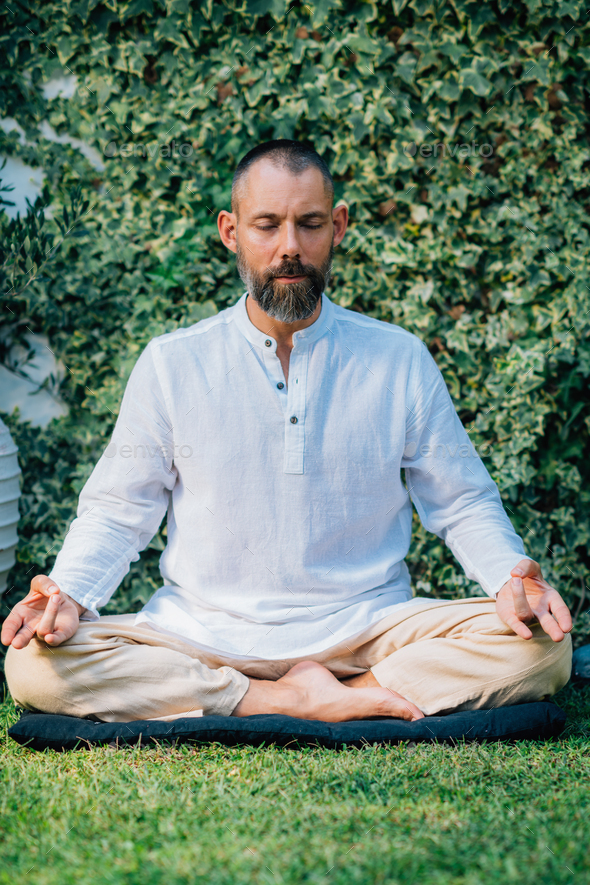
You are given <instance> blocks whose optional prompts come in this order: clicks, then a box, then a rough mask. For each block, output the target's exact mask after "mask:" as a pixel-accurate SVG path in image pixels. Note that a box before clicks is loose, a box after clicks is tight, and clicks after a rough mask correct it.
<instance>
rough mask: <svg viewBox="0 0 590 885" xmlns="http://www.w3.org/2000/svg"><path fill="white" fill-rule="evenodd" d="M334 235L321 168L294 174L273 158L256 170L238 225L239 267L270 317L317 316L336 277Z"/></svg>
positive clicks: (289, 320)
mask: <svg viewBox="0 0 590 885" xmlns="http://www.w3.org/2000/svg"><path fill="white" fill-rule="evenodd" d="M334 230H335V228H334V224H333V220H332V205H331V200H330V197H329V196H328V195H327V194H326V192H325V190H324V179H323V177H322V174H321V172H320V171H319V169H316V168H315V167H314V166H312V167H310V168H308V169H306V170H305V172H302V173H301V174H300V175H293V174H292V173H291V172H289V171H288V169H284V168H281V167H277V166H274V165H273V164H272V163H271V162H270V161H269V160H267V159H262V160H258V162H256V163H255V164H254V165H253V166H252V167H251V168H250V170H249V173H248V175H247V178H246V187H245V189H244V193H243V195H242V198H241V200H240V204H239V219H238V220H237V225H236V236H235V246H236V249H235V251H236V258H237V268H238V273H239V274H240V277H241V278H242V281H243V282H244V284H245V286H246V287H247V289H248V292H249V294H250V296H251V297H252V298H253V299H254V300H255V301H256V302H257V303H258V305H259V306H260V307H261V308H262V310H263V311H265V313H266V314H268V316H269V317H272V318H274V319H277V320H279V321H281V322H284V323H292V322H296V321H297V320H305V319H307V318H308V317H310V316H311V315H312V314H313V312H314V310H315V308H316V307H317V304H318V301H319V299H320V297H321V295H322V292H323V291H324V289H325V287H326V286H327V284H328V281H329V278H330V270H331V267H332V258H333V255H334ZM342 233H344V232H342ZM340 239H341V237H339V240H340ZM230 248H231V247H230Z"/></svg>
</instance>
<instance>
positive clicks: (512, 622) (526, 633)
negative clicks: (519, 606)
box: [503, 614, 533, 639]
mask: <svg viewBox="0 0 590 885" xmlns="http://www.w3.org/2000/svg"><path fill="white" fill-rule="evenodd" d="M503 620H504V623H505V624H506V625H507V626H508V627H510V629H511V630H514V632H515V633H516V634H517V636H520V637H522V639H532V638H533V631H532V630H531V629H530V628H529V627H527V625H526V624H524V623H523V622H522V621H521V620H520V619H519V618H517V616H516V615H515V614H510V615H508V616H507V617H506V618H503Z"/></svg>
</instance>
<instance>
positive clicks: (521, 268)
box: [0, 0, 590, 641]
mask: <svg viewBox="0 0 590 885" xmlns="http://www.w3.org/2000/svg"><path fill="white" fill-rule="evenodd" d="M585 6H587V3H585V4H583V3H581V2H577V0H571V2H551V0H548V2H542V0H528V2H512V0H495V2H485V3H482V2H481V0H478V2H464V0H452V2H428V0H413V2H405V0H393V2H387V3H372V2H346V0H319V2H316V3H312V2H307V3H303V2H296V3H293V4H292V5H289V4H286V3H284V2H281V0H243V2H241V3H239V2H236V0H227V2H223V3H221V2H215V3H214V2H212V0H208V2H204V3H198V2H189V0H168V2H152V0H130V2H115V0H109V2H105V3H96V2H93V0H79V2H76V0H70V2H68V0H59V2H58V0H43V2H41V0H33V2H29V3H26V4H25V3H21V2H20V0H11V2H10V4H9V7H8V6H5V7H4V8H3V9H2V10H1V11H0V34H2V36H1V37H0V49H1V54H0V58H2V59H3V61H1V62H0V65H1V69H0V103H1V104H2V108H1V113H0V116H2V117H7V116H8V117H13V118H15V119H16V120H17V121H18V123H19V124H20V125H21V126H22V127H23V129H24V131H25V134H26V138H27V142H28V143H27V144H22V143H21V142H20V141H19V139H18V137H17V134H16V133H15V132H12V133H9V134H3V133H1V132H0V155H2V154H3V155H11V156H19V157H21V158H22V159H23V160H25V161H26V162H28V163H30V164H31V165H33V166H37V165H41V166H42V167H43V169H44V171H45V174H46V176H47V183H48V186H49V189H50V192H51V195H52V199H53V204H54V212H56V213H57V212H59V211H60V208H61V205H62V204H63V203H65V202H66V198H67V196H68V193H69V192H70V191H71V189H72V187H73V186H75V185H78V184H79V185H80V186H81V188H82V194H83V196H84V198H86V199H89V200H90V208H89V210H88V213H87V214H86V216H85V218H84V224H83V228H81V229H80V231H79V233H80V235H79V236H77V237H70V238H68V239H67V240H66V242H65V243H64V244H63V246H62V248H61V250H60V252H59V254H58V255H57V258H56V259H55V260H54V262H53V263H52V264H51V266H50V267H49V268H48V269H47V271H46V272H45V273H44V275H43V277H42V279H41V280H40V281H37V282H36V283H35V284H34V285H32V286H29V287H28V288H27V289H26V290H25V291H24V292H23V293H22V295H20V296H17V297H12V296H11V295H8V296H7V298H6V300H5V304H4V305H3V311H2V321H3V323H4V324H8V325H7V327H6V328H7V331H8V332H10V334H11V335H12V337H13V340H17V339H18V337H19V336H20V335H21V333H22V332H23V331H24V330H25V329H26V328H28V329H29V330H30V331H32V332H34V333H43V334H45V335H47V336H48V339H49V341H50V346H51V348H52V350H53V351H54V352H55V354H56V356H57V357H59V358H60V359H61V360H62V361H63V363H64V364H65V366H66V367H67V372H66V377H65V379H64V380H63V382H62V383H61V386H60V393H61V396H62V398H63V399H64V400H65V401H66V402H67V404H68V406H69V414H68V415H67V416H65V417H62V418H59V419H55V420H54V421H53V422H52V423H51V424H50V425H49V426H48V427H47V428H44V429H40V428H34V427H31V426H30V425H27V424H25V423H23V422H20V421H19V420H18V419H17V418H16V417H15V416H4V415H3V417H4V419H5V420H6V422H7V423H8V424H9V426H10V428H11V431H12V434H13V436H14V438H15V440H16V441H17V443H18V445H19V446H20V459H21V466H22V469H23V477H24V495H23V498H22V505H21V509H22V514H23V515H22V521H21V524H20V533H21V543H20V547H19V550H18V560H19V561H18V563H17V566H16V567H15V569H14V570H13V572H12V580H11V581H10V582H9V587H11V589H10V590H9V592H8V593H7V595H6V596H5V597H4V599H3V606H2V614H3V615H5V614H6V613H7V611H8V609H9V607H10V606H11V605H12V604H14V602H15V601H16V600H17V599H18V598H20V597H21V596H22V595H23V594H24V593H25V592H26V590H27V588H28V582H29V580H30V578H31V577H32V575H33V574H35V573H36V572H47V571H48V570H49V569H50V567H51V564H52V562H53V558H54V556H55V554H56V552H57V550H58V549H59V546H60V544H61V541H62V539H63V537H64V535H65V533H66V531H67V529H68V525H69V523H70V521H71V520H72V518H73V516H74V514H75V507H76V502H77V495H78V493H79V491H80V488H81V487H82V485H83V483H84V481H85V479H86V478H87V476H88V475H89V473H90V471H91V469H92V466H93V464H94V463H95V461H96V460H97V458H98V457H99V455H100V453H101V452H102V450H103V449H104V447H105V446H106V444H107V442H108V438H109V434H110V431H111V428H112V426H113V422H114V420H115V416H116V413H117V410H118V406H119V402H120V399H121V396H122V392H123V389H124V385H125V381H126V379H127V377H128V375H129V372H130V370H131V367H132V365H133V363H134V362H135V360H136V359H137V357H138V355H139V353H140V352H141V350H142V349H143V347H144V346H145V345H146V343H147V342H148V341H149V339H150V338H151V337H153V336H154V335H158V334H161V333H163V332H164V331H169V330H171V329H174V328H176V327H178V326H179V325H187V324H190V323H193V322H195V321H197V320H199V319H201V318H202V317H204V316H208V315H210V314H212V313H214V312H216V311H217V310H220V309H222V308H224V307H226V306H227V305H230V304H232V303H234V302H235V300H236V299H237V298H238V297H239V296H240V294H241V292H242V284H241V282H240V280H239V278H238V276H237V274H236V272H235V263H234V258H233V256H232V255H230V254H229V253H227V252H226V250H225V248H224V247H223V246H222V245H221V243H220V242H219V239H218V234H217V228H216V216H217V213H218V211H219V210H220V209H221V208H229V202H230V185H231V176H232V173H233V169H234V167H235V164H236V162H237V161H238V159H239V158H240V157H241V156H242V155H243V154H244V153H245V152H246V151H247V150H249V149H250V148H251V147H252V146H253V145H255V144H257V143H258V142H260V141H263V140H266V139H269V138H273V137H282V136H284V137H295V138H307V139H310V140H311V141H312V142H313V143H314V144H315V146H316V148H317V150H318V151H319V152H320V153H321V154H322V155H323V156H324V157H325V159H326V160H327V162H328V163H329V165H330V167H331V169H332V172H333V174H334V176H335V179H336V185H337V192H336V197H337V199H341V198H343V199H345V200H346V201H347V202H348V205H349V207H350V213H351V227H350V230H349V232H348V233H347V235H346V238H345V240H344V243H343V245H342V246H341V247H339V248H338V249H337V251H336V259H335V272H334V278H333V283H332V286H331V289H330V293H329V294H330V296H331V297H332V298H333V299H334V300H335V301H337V302H338V303H340V304H342V305H343V306H345V307H349V308H352V309H354V310H358V311H362V312H363V313H367V314H369V315H371V316H374V317H378V318H380V319H383V320H386V321H389V322H395V323H398V324H400V325H401V326H403V327H405V328H406V329H408V330H410V331H411V332H414V333H416V334H417V335H419V336H420V337H421V338H422V339H423V340H424V341H425V342H426V343H427V345H428V347H429V348H430V349H431V352H432V353H433V354H434V356H435V358H436V360H437V362H438V364H439V366H440V368H441V369H442V371H443V373H444V375H445V378H446V380H447V382H448V384H449V387H450V390H451V392H452V396H453V398H454V401H455V403H456V405H457V407H458V409H459V412H460V415H461V417H462V419H463V421H464V423H465V425H466V427H467V428H468V430H469V431H470V434H471V437H472V439H473V441H474V443H475V445H476V446H478V447H479V450H480V451H481V452H482V454H483V455H484V461H485V463H486V464H487V466H488V468H489V469H490V471H491V473H492V475H493V477H494V479H495V480H496V481H497V482H498V484H499V487H500V489H501V492H502V496H503V499H504V501H505V504H506V507H507V508H508V511H509V513H510V515H511V518H512V520H513V522H514V525H515V527H516V528H517V530H518V531H519V532H520V533H521V534H522V535H523V537H524V540H525V544H526V546H527V548H528V550H529V552H530V555H531V556H533V557H534V558H536V559H538V560H540V561H541V563H542V564H543V568H544V570H545V572H546V574H547V576H548V577H549V578H550V580H552V581H553V582H554V583H555V585H556V586H557V587H558V588H559V589H560V590H561V591H562V592H563V593H564V595H565V597H566V598H567V600H568V602H569V603H570V605H571V606H572V608H573V610H574V612H575V613H577V614H578V618H577V622H576V630H577V636H578V641H581V639H582V638H583V636H584V635H585V633H586V631H587V629H588V626H589V624H590V617H589V616H588V614H587V613H586V614H585V612H586V610H587V609H588V604H589V602H590V591H589V590H588V589H587V587H586V585H590V557H589V554H588V543H589V539H590V489H589V484H588V483H589V478H590V466H589V464H590V444H589V432H590V413H589V410H588V403H589V399H590V397H589V393H588V378H589V374H590V344H589V341H588V332H589V330H590V288H589V286H590V275H589V273H588V270H589V266H590V261H589V259H590V237H589V222H588V212H589V210H590V138H589V136H590V127H589V110H590V94H589V88H590V76H589V70H590V15H588V12H587V10H586V8H585ZM56 71H59V72H61V71H65V72H66V73H67V72H70V73H71V74H75V75H76V76H77V77H78V85H77V89H76V92H75V94H74V96H73V97H72V98H60V97H56V98H53V99H52V100H47V99H46V98H44V95H43V91H42V89H41V85H42V83H43V82H45V81H46V80H47V79H48V78H49V77H51V76H52V74H54V73H55V72H56ZM44 119H47V120H48V121H49V122H50V124H51V125H52V126H53V127H54V129H55V130H56V131H57V132H58V133H63V134H68V135H70V136H74V137H77V138H80V139H82V140H83V141H84V142H86V143H87V144H90V145H92V146H93V147H95V148H96V149H98V150H99V151H100V153H101V155H102V156H103V159H104V164H105V169H104V171H103V172H100V173H98V172H97V171H96V169H95V168H94V167H93V166H92V165H91V164H90V163H89V161H88V160H87V159H86V158H85V157H84V156H83V154H82V153H80V151H78V150H76V149H75V148H73V147H71V146H69V145H68V144H58V143H55V142H54V141H48V140H46V139H45V138H44V137H43V135H42V133H41V131H40V129H39V127H40V125H41V122H42V121H43V120H44ZM164 542H165V528H164V529H162V530H161V532H160V534H159V535H158V536H157V537H156V538H155V539H154V541H153V542H152V543H151V544H150V547H149V549H148V550H147V551H146V552H145V553H144V554H143V556H142V559H141V561H140V562H139V563H136V564H134V566H133V567H132V569H131V572H130V574H129V576H128V577H127V578H126V579H125V581H124V583H123V584H122V586H121V588H120V589H119V590H118V592H117V594H116V595H115V597H114V599H113V600H112V602H111V604H110V605H109V607H108V609H106V610H103V611H112V612H122V611H125V610H137V608H139V607H140V606H141V604H143V602H144V601H146V600H147V599H148V597H149V596H150V595H151V593H152V592H153V591H154V590H155V589H156V588H157V586H158V581H159V576H158V557H159V551H161V550H162V547H163V544H164ZM410 566H411V571H412V574H413V578H414V582H415V587H416V589H417V591H418V592H419V593H420V594H422V595H428V594H432V595H442V596H451V597H452V596H462V595H470V594H472V593H473V592H474V590H476V588H475V587H474V585H472V584H470V582H468V581H467V580H466V578H465V577H464V576H463V574H462V572H461V569H460V567H459V566H458V565H457V564H456V563H455V561H454V560H453V558H452V556H451V555H450V553H449V552H448V551H447V550H446V549H445V548H444V546H443V544H442V542H440V541H439V539H437V538H436V537H433V536H429V535H427V534H426V533H425V532H424V531H423V529H422V528H421V527H420V525H419V524H418V523H416V528H415V539H414V547H413V552H412V554H411V557H410Z"/></svg>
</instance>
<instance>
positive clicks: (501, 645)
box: [6, 597, 572, 722]
mask: <svg viewBox="0 0 590 885" xmlns="http://www.w3.org/2000/svg"><path fill="white" fill-rule="evenodd" d="M134 618H135V615H133V614H124V615H114V616H103V617H101V618H100V619H99V620H98V621H82V622H81V623H80V626H79V627H78V630H77V631H76V633H75V635H74V636H72V638H71V639H68V640H67V641H66V642H64V643H63V644H62V645H60V646H58V647H56V648H50V647H49V646H48V645H47V643H45V642H43V641H42V640H39V639H36V638H34V639H32V640H31V642H30V643H29V645H28V646H26V648H23V649H15V648H12V647H9V649H8V653H7V656H6V679H7V682H8V687H9V689H10V693H11V694H12V697H13V698H14V700H15V701H16V702H17V703H18V704H20V705H21V706H22V707H25V708H26V709H28V710H40V711H44V712H47V713H62V714H66V715H69V716H90V717H93V718H97V719H100V720H103V721H106V722H124V721H130V720H133V719H163V720H172V719H176V718H178V717H180V716H203V715H205V716H208V715H212V714H218V715H222V716H229V715H230V714H231V713H232V711H233V709H234V708H235V707H236V705H237V704H238V702H239V701H240V700H241V699H242V697H243V696H244V694H245V693H246V691H247V689H248V684H249V680H248V677H249V676H251V677H258V678H264V679H278V678H279V677H281V676H283V675H284V674H285V673H286V672H287V670H289V668H290V667H292V666H293V664H295V663H297V661H300V660H314V661H319V663H321V664H323V665H324V666H325V667H327V668H328V669H329V670H331V671H332V672H333V673H334V675H335V676H336V677H337V678H339V679H341V678H343V677H346V676H352V675H355V674H358V673H363V672H366V671H367V670H369V669H370V670H371V671H372V672H373V674H374V676H375V678H376V679H377V681H378V682H379V683H380V684H381V685H383V686H386V687H387V688H390V689H393V690H395V691H397V692H399V693H400V694H402V695H403V696H404V697H405V698H407V699H408V700H410V701H412V702H413V703H414V704H416V706H417V707H418V708H419V709H420V710H422V711H423V712H424V713H425V714H426V715H434V714H435V713H448V712H451V711H453V710H474V709H481V708H483V709H489V708H491V707H498V706H500V705H504V704H517V703H524V702H527V701H537V700H540V699H541V698H542V697H544V696H548V695H552V694H554V693H555V692H556V691H558V690H559V689H560V688H562V687H563V686H564V685H565V684H566V682H567V681H568V679H569V677H570V672H571V659H572V647H571V639H570V637H569V636H566V637H565V639H564V640H563V641H562V642H553V640H552V639H550V638H549V637H548V636H547V635H546V634H545V633H544V632H543V630H542V629H541V627H540V626H539V625H538V624H535V625H534V626H532V628H531V629H532V631H533V634H534V635H533V638H532V639H529V640H524V639H521V638H520V637H518V636H516V634H514V633H513V632H512V631H511V630H510V628H509V627H507V626H506V625H505V624H504V623H503V622H502V621H501V620H500V619H499V618H498V616H497V614H496V610H495V603H494V602H493V600H490V599H487V598H480V597H474V598H472V599H467V600H465V599H460V600H452V601H449V600H428V601H426V602H421V603H420V602H417V603H416V604H415V605H412V606H407V607H404V608H402V609H401V610H400V611H399V612H397V613H394V614H392V615H390V616H388V617H387V618H385V619H383V620H381V621H379V622H378V623H377V624H373V625H372V626H371V627H369V628H368V629H367V630H365V631H363V633H361V634H359V635H357V636H355V637H354V638H353V639H349V640H347V641H346V642H341V643H339V644H337V645H334V646H333V647H332V648H329V649H327V650H326V651H323V652H321V653H319V654H316V655H313V656H306V657H300V658H292V659H290V660H285V661H264V660H256V659H251V658H248V659H243V658H241V659H236V658H231V657H227V656H223V655H216V654H210V653H208V652H203V651H202V650H201V649H198V648H196V647H195V646H193V645H191V644H189V643H188V642H185V641H184V640H182V639H179V638H177V637H176V636H174V635H172V634H169V633H162V632H159V631H156V630H154V629H153V628H152V627H149V626H148V625H147V624H141V625H139V626H137V627H136V626H134V624H133V621H134ZM351 690H354V689H351Z"/></svg>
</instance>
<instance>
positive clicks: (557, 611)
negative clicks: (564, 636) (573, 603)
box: [549, 592, 573, 633]
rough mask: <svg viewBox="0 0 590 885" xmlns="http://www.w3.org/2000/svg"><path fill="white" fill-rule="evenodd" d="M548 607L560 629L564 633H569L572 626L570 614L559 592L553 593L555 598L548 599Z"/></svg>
mask: <svg viewBox="0 0 590 885" xmlns="http://www.w3.org/2000/svg"><path fill="white" fill-rule="evenodd" d="M549 608H550V609H551V614H552V615H553V617H554V618H555V620H556V621H557V623H558V624H559V626H560V628H561V630H563V632H564V633H569V632H570V630H571V629H572V627H573V622H572V616H571V613H570V610H569V608H568V607H567V605H566V604H565V602H564V601H563V599H562V598H561V596H560V595H559V593H557V592H556V593H555V598H554V599H552V600H550V602H549Z"/></svg>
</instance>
